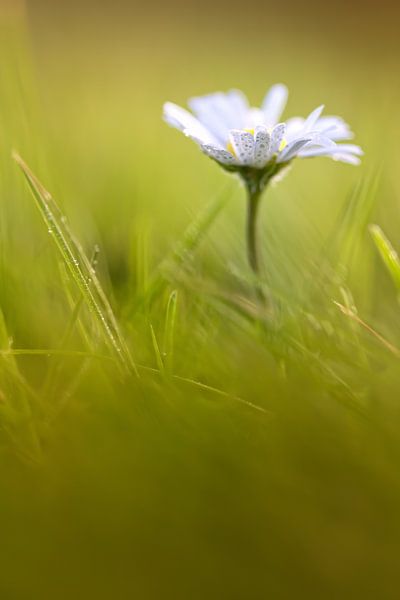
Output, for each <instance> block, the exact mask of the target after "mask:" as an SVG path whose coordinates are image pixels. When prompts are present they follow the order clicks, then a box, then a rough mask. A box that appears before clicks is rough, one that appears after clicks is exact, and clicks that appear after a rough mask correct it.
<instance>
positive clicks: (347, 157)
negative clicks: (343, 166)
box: [332, 153, 361, 165]
mask: <svg viewBox="0 0 400 600" xmlns="http://www.w3.org/2000/svg"><path fill="white" fill-rule="evenodd" d="M332 158H333V160H338V161H340V162H345V163H349V164H350V165H359V164H361V160H360V159H359V158H358V156H354V154H347V153H343V154H341V153H339V154H333V155H332Z"/></svg>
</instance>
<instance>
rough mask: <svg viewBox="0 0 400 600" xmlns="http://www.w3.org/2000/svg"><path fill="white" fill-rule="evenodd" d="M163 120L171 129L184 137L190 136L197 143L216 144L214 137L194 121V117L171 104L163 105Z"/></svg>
mask: <svg viewBox="0 0 400 600" xmlns="http://www.w3.org/2000/svg"><path fill="white" fill-rule="evenodd" d="M164 120H165V121H166V122H167V123H168V124H169V125H171V126H172V127H175V128H176V129H179V130H180V131H183V133H184V134H185V135H188V136H190V137H191V138H193V139H194V140H195V141H197V143H200V142H201V143H202V144H215V143H217V140H216V139H215V138H214V136H213V135H212V134H211V133H210V132H209V131H208V130H207V128H206V127H204V126H203V125H202V124H201V123H200V122H199V121H198V120H197V119H196V117H194V116H193V115H192V114H190V112H189V111H187V110H185V109H184V108H181V107H180V106H178V105H177V104H173V103H172V102H166V103H165V104H164Z"/></svg>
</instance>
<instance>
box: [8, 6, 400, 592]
mask: <svg viewBox="0 0 400 600" xmlns="http://www.w3.org/2000/svg"><path fill="white" fill-rule="evenodd" d="M21 6H22V5H21ZM207 10H210V9H209V7H208V6H206V5H205V7H204V11H203V12H201V13H199V15H198V19H197V14H198V13H197V12H190V11H188V12H187V13H185V14H180V15H179V17H176V13H174V16H175V17H176V20H175V19H172V18H168V17H166V16H165V13H163V12H162V11H160V13H157V18H155V19H154V20H153V21H152V19H151V15H149V14H148V13H146V12H145V10H144V9H143V11H142V12H140V11H139V14H136V15H134V16H135V18H138V19H139V24H138V23H136V20H134V19H133V17H132V14H131V13H127V15H128V16H127V18H126V20H124V19H123V18H122V16H123V14H122V15H121V14H119V16H118V14H117V11H116V14H114V13H110V14H112V15H113V18H112V19H111V20H110V21H107V20H106V19H104V20H103V19H102V18H101V11H98V13H96V14H97V17H96V19H95V20H94V21H92V20H91V15H93V12H91V11H90V10H89V4H88V7H87V11H85V10H82V13H79V15H80V16H81V17H82V20H80V19H78V18H77V14H78V13H75V12H73V11H68V9H67V8H65V7H64V8H63V9H62V8H61V6H60V7H58V8H57V7H54V6H53V7H52V6H51V5H46V3H39V2H38V3H30V4H28V17H29V20H28V21H27V20H26V19H27V15H26V14H25V12H24V11H23V10H22V11H21V12H19V14H18V15H17V16H16V15H15V13H14V15H12V14H11V13H12V12H13V11H11V12H10V11H9V12H8V14H7V15H6V14H5V13H4V15H3V17H2V19H1V42H0V45H1V48H0V50H1V52H0V193H1V202H0V215H1V225H0V233H1V235H0V250H1V253H0V308H1V313H2V318H1V320H0V340H1V356H0V448H1V453H0V467H1V475H0V491H1V493H0V528H1V549H0V557H1V561H0V564H1V566H0V597H1V598H4V599H5V600H8V599H10V600H13V599H19V598H24V599H25V598H26V599H28V598H29V600H31V599H36V598H38V599H39V598H40V599H43V598H46V599H47V598H57V599H58V598H60V599H63V598H70V597H71V596H74V597H76V598H92V597H93V598H109V597H111V596H113V597H116V598H121V599H122V598H131V597H137V598H140V599H141V598H143V599H146V600H147V599H153V598H155V599H156V598H157V599H159V598H174V599H177V598H185V599H186V598H205V597H209V598H216V599H217V598H218V599H225V598H226V599H229V600H231V599H232V600H234V599H242V598H243V599H244V598H246V599H247V598H249V599H251V600H253V599H258V598H265V597H271V598H273V599H280V598H284V599H286V598H318V599H320V598H324V600H325V599H329V598H332V599H333V598H349V599H350V598H351V599H355V598H357V599H358V598H360V599H361V598H362V599H369V598H371V599H374V600H375V599H377V598H379V599H381V598H382V599H392V598H393V599H395V598H397V597H398V586H397V578H398V576H397V571H398V553H399V534H400V531H399V529H400V523H399V518H398V506H399V500H400V485H399V484H400V481H399V476H398V472H399V453H400V434H399V428H398V422H399V416H400V414H399V413H400V411H399V406H398V397H399V389H400V388H399V384H400V371H399V363H398V360H399V359H398V354H397V352H396V349H398V348H400V322H399V306H398V291H397V289H396V286H395V285H394V284H393V281H392V280H391V275H390V272H387V269H386V266H389V267H390V269H391V271H392V275H394V274H396V277H397V271H398V262H397V259H396V256H395V255H394V254H393V253H392V251H391V247H390V244H389V242H388V240H389V239H390V240H392V243H393V246H394V247H396V246H397V243H396V240H397V239H398V231H399V230H400V218H399V212H398V199H399V197H400V183H399V180H398V177H397V171H398V168H399V158H398V153H397V149H396V144H397V137H396V131H398V130H399V125H400V118H399V115H398V111H397V104H398V100H399V91H400V86H399V82H398V81H397V80H395V78H394V76H393V73H394V71H393V69H394V67H395V65H396V60H397V58H398V57H397V56H396V55H395V54H394V53H393V40H392V38H391V37H390V31H391V30H390V28H389V32H388V33H387V37H386V38H385V36H384V35H383V34H382V33H381V37H380V38H379V39H378V40H374V42H373V43H372V42H371V45H370V46H369V45H368V41H367V40H368V37H367V33H368V32H369V25H368V26H367V24H364V25H365V27H364V29H363V35H361V34H360V37H359V38H358V39H356V40H354V39H353V40H348V39H346V38H345V36H343V37H341V36H340V31H337V30H336V29H335V28H334V27H333V28H332V29H329V31H327V33H326V37H324V35H323V34H322V33H321V31H319V32H315V35H314V36H310V35H308V34H309V33H310V32H312V31H314V25H315V22H314V21H311V22H309V23H308V24H307V25H306V24H305V22H303V21H301V22H300V26H299V27H296V22H295V20H294V19H293V21H292V22H290V23H289V24H288V28H287V35H286V36H285V44H284V47H282V45H281V46H279V43H280V42H281V38H282V32H281V29H280V28H279V27H278V25H279V24H280V23H281V21H280V15H279V14H275V13H272V14H271V15H269V19H270V21H272V22H271V23H270V26H269V30H268V31H269V32H270V34H269V35H264V33H263V35H261V33H258V32H261V31H263V24H264V21H265V19H267V16H268V14H267V13H266V11H263V12H261V13H260V15H261V16H260V19H259V22H257V24H255V25H254V28H253V29H251V28H250V29H251V31H250V30H249V29H246V30H245V31H243V26H242V23H241V13H238V14H237V15H236V13H235V14H232V15H231V17H230V19H231V20H230V21H229V23H230V26H231V29H230V31H228V32H225V33H221V31H218V27H219V21H218V19H215V21H212V22H210V23H208V24H207V28H206V29H203V30H201V31H200V32H199V30H198V27H199V25H203V26H205V25H206V17H207ZM176 11H177V9H176ZM178 12H179V11H178ZM71 14H72V18H71ZM163 15H164V18H163ZM235 15H236V16H235ZM28 24H29V29H27V27H28ZM274 25H275V28H274ZM372 26H373V19H372V22H371V29H372V28H373V27H372ZM346 27H349V23H347V24H345V25H344V28H345V31H346ZM239 33H240V35H239ZM364 35H365V37H363V36H364ZM339 41H340V44H338V42H339ZM378 47H379V52H378V51H377V48H378ZM277 48H281V50H280V51H279V52H277V50H276V49H277ZM271 57H272V58H271ZM299 65H301V68H300V67H299ZM281 80H282V81H285V82H286V83H287V84H288V85H289V88H290V91H291V99H290V103H289V106H288V111H287V113H286V114H288V115H290V114H294V113H300V114H301V113H307V111H309V110H311V109H312V108H313V107H314V106H315V105H317V104H319V103H320V102H321V101H325V102H326V104H327V112H328V113H338V114H341V115H343V116H344V117H345V118H346V120H348V121H349V122H350V123H351V125H352V127H353V128H354V130H355V132H356V134H357V138H356V139H357V142H359V143H360V144H361V145H362V146H363V148H364V150H365V153H366V156H365V160H364V161H363V165H362V167H360V168H359V169H353V168H351V167H348V166H346V165H340V164H336V163H333V162H330V161H328V160H326V161H324V160H323V159H321V160H315V161H309V162H308V161H303V162H300V161H299V163H298V164H296V165H295V166H294V168H293V170H292V172H291V173H290V174H289V175H288V177H287V179H285V180H284V181H283V182H282V183H281V184H279V186H277V187H275V188H271V189H270V190H268V193H267V196H266V198H265V199H264V203H263V208H262V230H263V259H264V263H265V268H266V277H267V279H266V280H267V283H268V285H269V287H270V289H271V292H272V293H273V295H274V297H275V298H276V300H277V302H278V304H279V315H278V317H277V319H276V321H275V322H274V323H273V324H271V323H270V321H269V319H268V318H267V315H266V314H265V311H264V309H263V307H262V306H260V305H259V304H258V302H257V297H256V295H255V293H254V291H253V285H252V278H251V275H250V273H249V271H248V267H247V265H246V261H245V251H244V250H245V249H244V235H243V229H244V212H245V211H244V198H243V190H242V189H241V188H240V185H239V183H238V182H237V181H236V180H235V179H233V178H230V177H228V176H226V175H225V174H224V173H223V172H222V171H221V170H219V169H218V168H217V167H216V166H215V165H214V164H213V163H212V162H211V161H208V160H206V158H205V157H203V156H201V155H200V154H199V152H198V150H197V149H196V148H195V147H194V145H191V144H190V143H189V141H188V140H185V139H183V138H182V136H179V135H178V133H177V132H175V131H172V130H170V129H169V128H168V127H166V126H165V124H163V123H162V121H161V118H160V113H161V106H162V103H163V102H164V101H165V100H168V99H170V100H173V101H177V102H180V103H184V102H185V100H186V98H187V97H188V96H190V95H194V94H197V93H203V92H207V91H212V90H213V89H226V88H229V87H232V86H237V87H241V88H243V89H245V90H246V92H248V93H249V96H250V98H251V100H252V101H253V102H254V103H256V102H259V101H260V100H261V97H262V95H263V93H264V91H265V89H266V88H267V87H268V85H270V84H272V83H274V82H275V81H281ZM371 81H374V85H371ZM13 149H15V150H17V151H18V152H19V153H20V154H21V156H22V157H23V158H24V159H25V160H26V161H27V164H29V166H30V167H31V168H32V170H33V172H34V173H35V175H36V176H37V177H38V178H39V180H40V181H41V183H42V184H43V185H44V186H45V188H47V189H49V190H50V191H51V194H52V196H53V197H54V199H55V201H56V202H57V203H58V204H59V206H60V207H61V210H62V213H63V214H65V215H67V217H68V220H69V222H70V225H71V229H72V231H73V232H74V235H76V236H77V238H78V239H79V240H80V243H81V244H82V246H83V247H84V249H85V252H86V254H87V256H92V255H93V252H94V263H96V264H95V265H94V266H95V269H96V273H97V276H98V278H99V280H100V282H101V285H102V287H103V288H104V290H105V294H106V296H107V298H108V299H109V301H110V303H111V305H112V308H113V311H114V312H115V315H116V319H117V320H118V322H119V326H120V328H121V331H122V335H123V336H124V339H125V340H126V341H127V344H128V347H129V350H130V352H131V353H132V355H133V358H134V361H135V363H136V364H137V366H138V370H139V375H140V377H139V378H137V377H136V376H135V375H133V374H132V375H128V376H124V377H122V376H121V373H120V370H119V369H118V368H117V367H116V366H115V364H114V361H113V360H109V357H110V356H111V355H110V352H109V350H108V348H107V344H105V343H104V338H103V337H102V335H101V332H100V331H99V327H98V324H97V323H96V320H95V319H94V318H93V315H92V314H91V312H90V310H88V309H87V307H86V306H85V304H84V303H83V302H82V300H81V295H80V292H79V289H78V288H77V287H76V285H75V283H74V281H73V280H71V278H70V277H69V276H68V274H67V272H66V268H65V264H64V263H63V261H62V258H61V256H60V255H59V254H58V253H57V251H56V248H55V246H54V243H53V239H52V236H50V235H48V233H47V227H45V226H43V223H42V221H41V219H40V215H39V213H38V212H37V211H36V208H35V206H34V202H33V201H32V197H31V195H30V193H29V190H28V188H27V186H26V184H25V182H24V179H23V177H22V175H21V173H20V172H19V171H18V168H17V167H16V165H15V164H14V163H13V161H12V159H11V151H12V150H13ZM371 223H376V224H378V225H379V226H381V227H382V231H384V232H385V235H386V236H387V239H386V238H385V237H384V235H383V234H382V233H381V230H380V229H379V228H377V227H375V228H373V229H372V233H373V236H371V234H370V232H369V226H370V224H371ZM97 245H98V246H99V254H97V250H95V248H96V247H97ZM375 245H376V246H377V248H376V247H375ZM377 250H379V252H380V253H381V255H380V254H379V252H378V251H377ZM382 258H383V259H384V260H383V261H382ZM385 263H386V266H385ZM338 304H339V305H340V306H338ZM340 307H341V308H340Z"/></svg>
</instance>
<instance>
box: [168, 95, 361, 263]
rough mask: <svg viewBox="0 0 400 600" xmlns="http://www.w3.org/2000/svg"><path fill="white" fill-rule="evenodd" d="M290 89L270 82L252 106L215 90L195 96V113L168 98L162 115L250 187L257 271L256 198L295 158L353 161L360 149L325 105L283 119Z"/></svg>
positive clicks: (250, 229)
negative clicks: (325, 113) (260, 99)
mask: <svg viewBox="0 0 400 600" xmlns="http://www.w3.org/2000/svg"><path fill="white" fill-rule="evenodd" d="M287 96H288V91H287V88H286V87H285V86H284V85H282V84H277V85H274V86H272V88H271V89H270V90H269V91H268V92H267V94H266V96H265V98H264V100H263V102H262V105H261V107H260V108H255V107H251V106H250V105H249V103H248V101H247V98H246V97H245V96H244V94H242V93H241V92H240V91H237V90H231V91H229V92H227V93H222V92H217V93H214V94H209V95H206V96H200V97H196V98H191V99H190V100H189V102H188V104H189V108H190V109H191V111H192V112H189V111H188V110H185V109H184V108H181V107H180V106H177V105H176V104H173V103H172V102H167V103H166V104H165V105H164V119H165V121H166V122H167V123H168V124H169V125H171V126H172V127H175V128H177V129H179V130H180V131H182V132H183V133H184V134H185V135H186V136H187V137H189V138H191V139H192V140H193V141H194V142H195V143H196V144H197V145H198V146H199V147H200V149H201V150H202V151H203V152H204V154H206V155H207V156H209V157H210V158H212V159H213V160H215V161H216V162H217V163H219V164H220V165H221V166H222V167H223V168H224V169H226V170H228V171H232V172H236V173H238V174H239V175H240V176H241V177H242V179H243V181H244V183H245V185H246V187H247V190H248V196H249V216H248V250H249V260H250V264H251V266H252V267H253V269H254V270H255V271H257V270H258V259H257V253H256V247H255V220H256V212H257V207H258V200H259V197H260V195H261V192H262V191H263V189H264V188H265V186H266V185H267V184H268V183H269V182H270V181H271V180H272V179H273V178H275V177H276V176H277V175H278V174H280V173H281V172H282V171H283V169H284V168H286V167H288V166H289V165H290V164H291V162H292V161H293V159H295V158H297V157H299V158H311V157H316V156H328V157H330V158H332V159H334V160H337V161H342V162H347V163H350V164H353V165H357V164H359V163H360V158H359V157H360V156H361V155H362V150H361V148H360V147H359V146H356V145H355V144H349V143H343V142H346V141H347V140H350V139H352V137H353V134H352V132H351V130H350V128H349V126H348V125H347V124H346V123H345V122H344V121H343V120H342V119H341V118H340V117H336V116H322V111H323V109H324V107H323V106H319V107H318V108H316V109H315V110H313V111H312V112H311V113H310V114H309V115H308V117H306V118H302V117H293V118H291V119H288V120H287V121H286V122H280V118H281V115H282V113H283V110H284V108H285V105H286V101H287Z"/></svg>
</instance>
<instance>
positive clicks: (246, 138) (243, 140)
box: [229, 129, 254, 165]
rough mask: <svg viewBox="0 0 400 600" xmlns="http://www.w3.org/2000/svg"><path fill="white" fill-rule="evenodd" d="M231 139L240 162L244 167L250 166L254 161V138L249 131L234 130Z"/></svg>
mask: <svg viewBox="0 0 400 600" xmlns="http://www.w3.org/2000/svg"><path fill="white" fill-rule="evenodd" d="M229 138H230V141H231V144H232V146H233V149H234V151H235V154H236V156H237V158H238V161H239V163H240V164H242V165H250V164H252V163H253V161H254V137H253V136H252V134H251V133H249V132H248V131H243V130H239V129H232V130H231V131H230V133H229Z"/></svg>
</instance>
